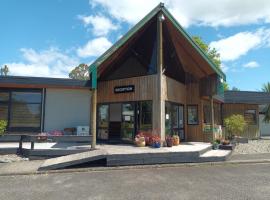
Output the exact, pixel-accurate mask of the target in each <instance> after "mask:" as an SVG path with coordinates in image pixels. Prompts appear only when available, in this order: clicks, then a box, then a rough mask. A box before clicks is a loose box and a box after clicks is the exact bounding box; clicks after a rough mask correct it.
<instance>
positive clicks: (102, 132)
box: [98, 104, 109, 139]
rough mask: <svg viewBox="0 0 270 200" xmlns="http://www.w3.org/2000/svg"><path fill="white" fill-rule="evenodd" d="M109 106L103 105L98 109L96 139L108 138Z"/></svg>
mask: <svg viewBox="0 0 270 200" xmlns="http://www.w3.org/2000/svg"><path fill="white" fill-rule="evenodd" d="M108 128H109V105H107V104H104V105H100V106H99V107H98V139H108V138H109V132H108Z"/></svg>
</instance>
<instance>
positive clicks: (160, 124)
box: [153, 12, 165, 141]
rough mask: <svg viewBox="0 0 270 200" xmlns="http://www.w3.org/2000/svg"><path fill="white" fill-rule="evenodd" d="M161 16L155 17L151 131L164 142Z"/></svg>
mask: <svg viewBox="0 0 270 200" xmlns="http://www.w3.org/2000/svg"><path fill="white" fill-rule="evenodd" d="M162 22H163V16H162V13H161V12H160V13H159V14H158V15H157V79H156V92H155V96H154V99H153V112H154V113H153V129H154V130H156V131H157V132H158V134H159V135H160V137H161V140H162V141H164V140H165V101H164V100H163V98H162V83H163V81H162V77H163V34H162Z"/></svg>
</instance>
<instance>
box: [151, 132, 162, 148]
mask: <svg viewBox="0 0 270 200" xmlns="http://www.w3.org/2000/svg"><path fill="white" fill-rule="evenodd" d="M152 141H153V144H152V147H154V148H160V147H161V140H160V137H159V136H158V135H153V136H152Z"/></svg>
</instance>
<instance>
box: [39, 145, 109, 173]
mask: <svg viewBox="0 0 270 200" xmlns="http://www.w3.org/2000/svg"><path fill="white" fill-rule="evenodd" d="M106 157H107V152H106V151H104V150H93V151H92V150H90V151H87V152H83V153H76V154H71V155H67V156H61V157H57V158H51V159H47V160H45V161H44V163H43V164H42V165H41V166H40V167H39V169H38V170H39V171H42V170H52V169H61V168H65V167H70V166H74V165H79V164H82V163H87V162H91V161H96V160H101V159H105V158H106Z"/></svg>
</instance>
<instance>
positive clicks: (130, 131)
mask: <svg viewBox="0 0 270 200" xmlns="http://www.w3.org/2000/svg"><path fill="white" fill-rule="evenodd" d="M133 136H134V104H133V103H124V104H122V136H121V138H122V139H124V140H125V139H126V140H132V139H133Z"/></svg>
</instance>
